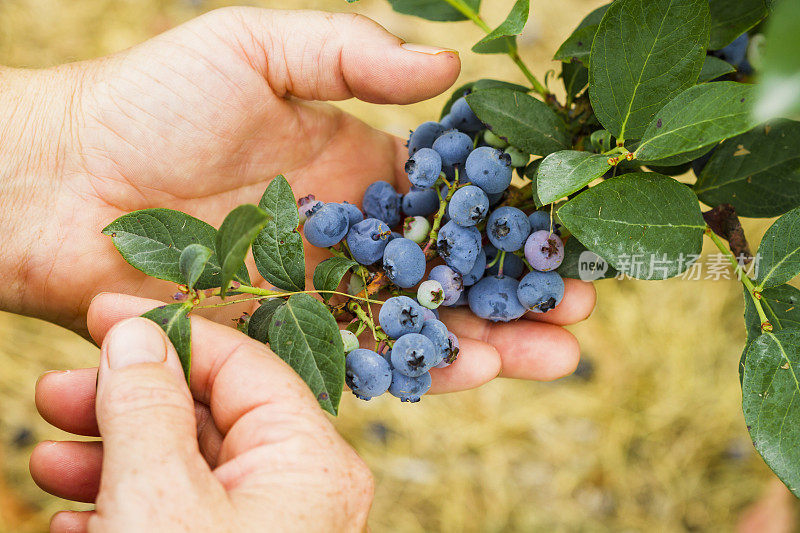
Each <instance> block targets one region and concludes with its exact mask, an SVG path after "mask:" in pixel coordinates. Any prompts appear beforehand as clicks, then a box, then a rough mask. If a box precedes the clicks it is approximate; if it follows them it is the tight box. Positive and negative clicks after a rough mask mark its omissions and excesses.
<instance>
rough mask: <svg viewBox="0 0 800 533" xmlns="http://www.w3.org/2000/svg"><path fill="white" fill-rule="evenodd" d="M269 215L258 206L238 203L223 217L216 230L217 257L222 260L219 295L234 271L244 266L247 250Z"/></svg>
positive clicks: (222, 293) (224, 290) (221, 294)
mask: <svg viewBox="0 0 800 533" xmlns="http://www.w3.org/2000/svg"><path fill="white" fill-rule="evenodd" d="M268 221H269V215H267V213H265V212H264V210H262V209H261V208H259V207H256V206H254V205H250V204H245V205H240V206H239V207H237V208H236V209H234V210H233V211H231V212H230V213H228V216H226V217H225V220H223V221H222V226H220V228H219V231H218V232H217V240H216V250H217V257H219V259H220V261H221V262H222V274H221V278H222V279H221V283H222V285H221V290H220V296H225V293H226V292H227V290H228V284H229V283H230V281H231V280H232V279H233V275H234V274H235V273H236V271H238V270H240V269H241V268H242V267H243V266H244V258H245V256H246V255H247V250H248V249H249V248H250V245H251V244H252V243H253V240H255V238H256V235H258V232H259V231H261V228H263V227H264V226H265V225H266V224H267V222H268Z"/></svg>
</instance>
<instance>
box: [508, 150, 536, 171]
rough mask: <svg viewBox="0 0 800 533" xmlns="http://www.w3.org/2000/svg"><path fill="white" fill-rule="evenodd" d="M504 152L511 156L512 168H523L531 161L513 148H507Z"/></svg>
mask: <svg viewBox="0 0 800 533" xmlns="http://www.w3.org/2000/svg"><path fill="white" fill-rule="evenodd" d="M504 152H505V153H507V154H508V155H510V156H511V166H512V167H524V166H525V165H527V164H528V161H530V160H531V156H529V155H528V154H526V153H525V152H523V151H522V150H520V149H519V148H514V147H513V146H509V147H508V148H506V149H505V150H504Z"/></svg>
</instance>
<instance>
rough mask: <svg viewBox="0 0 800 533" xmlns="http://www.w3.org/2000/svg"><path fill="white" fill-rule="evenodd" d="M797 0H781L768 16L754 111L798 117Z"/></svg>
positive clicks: (799, 35)
mask: <svg viewBox="0 0 800 533" xmlns="http://www.w3.org/2000/svg"><path fill="white" fill-rule="evenodd" d="M797 28H800V0H782V1H781V2H780V3H778V4H777V7H776V8H775V11H774V13H773V14H772V15H771V16H770V18H769V22H768V23H767V30H766V44H765V47H764V55H763V59H762V68H761V71H760V73H761V83H759V84H758V87H759V94H758V102H757V103H756V106H755V111H754V112H755V115H756V117H757V118H758V120H759V121H765V120H769V119H771V118H775V117H787V118H800V54H798V53H797V50H798V49H800V32H798V31H797Z"/></svg>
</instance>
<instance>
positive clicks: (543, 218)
mask: <svg viewBox="0 0 800 533" xmlns="http://www.w3.org/2000/svg"><path fill="white" fill-rule="evenodd" d="M528 223H529V224H530V225H531V233H533V232H534V231H539V230H542V229H546V230H547V231H553V232H554V233H555V234H556V235H558V228H559V225H558V224H556V223H555V222H552V223H551V221H550V213H548V212H547V211H534V212H533V213H531V214H530V215H528Z"/></svg>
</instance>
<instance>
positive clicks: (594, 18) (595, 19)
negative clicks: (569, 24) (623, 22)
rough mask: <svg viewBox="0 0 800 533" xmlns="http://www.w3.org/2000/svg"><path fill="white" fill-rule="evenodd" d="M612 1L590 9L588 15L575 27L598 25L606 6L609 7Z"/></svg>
mask: <svg viewBox="0 0 800 533" xmlns="http://www.w3.org/2000/svg"><path fill="white" fill-rule="evenodd" d="M611 4H612V2H609V3H607V4H605V5H602V6H600V7H598V8H596V9H594V10H592V11H591V12H590V13H589V14H588V15H586V16H585V17H583V20H582V21H581V23H580V24H578V28H577V29H581V28H585V27H586V26H592V25H595V26H599V25H600V21H601V20H603V16H605V14H606V11H608V8H609V7H611Z"/></svg>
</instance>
